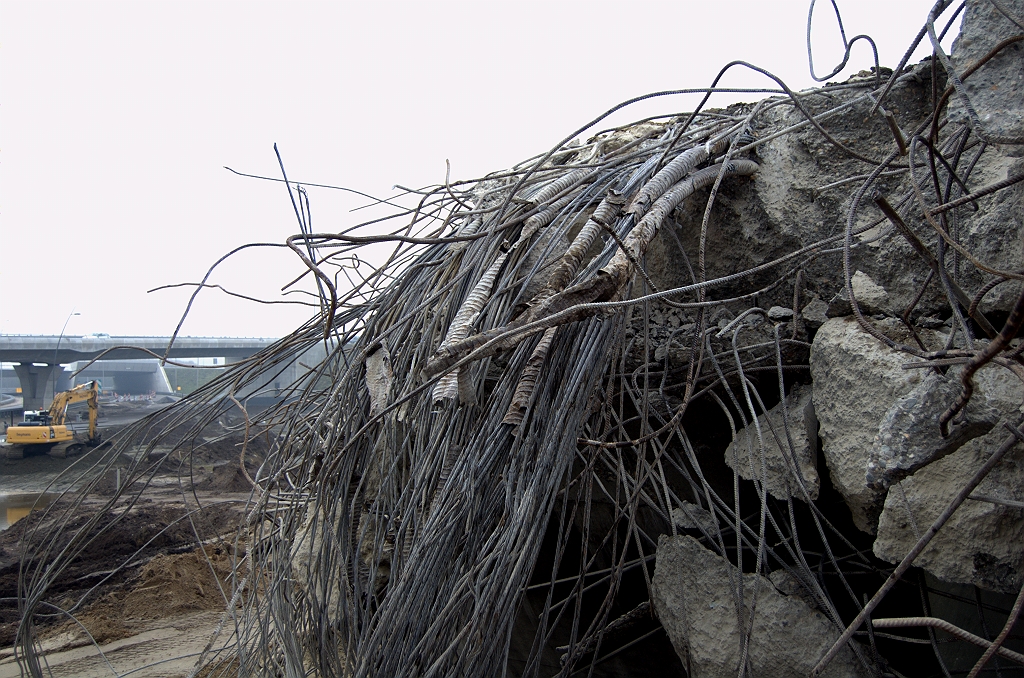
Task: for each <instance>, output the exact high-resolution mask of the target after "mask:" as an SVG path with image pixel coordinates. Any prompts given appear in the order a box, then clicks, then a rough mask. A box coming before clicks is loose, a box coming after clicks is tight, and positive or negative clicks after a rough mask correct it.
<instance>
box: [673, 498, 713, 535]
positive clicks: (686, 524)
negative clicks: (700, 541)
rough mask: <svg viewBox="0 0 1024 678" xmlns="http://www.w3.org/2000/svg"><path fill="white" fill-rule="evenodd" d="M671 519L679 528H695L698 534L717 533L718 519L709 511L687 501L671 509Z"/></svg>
mask: <svg viewBox="0 0 1024 678" xmlns="http://www.w3.org/2000/svg"><path fill="white" fill-rule="evenodd" d="M672 521H673V522H674V523H675V524H676V527H678V528H679V529H680V530H697V531H699V533H700V534H705V535H708V536H711V535H713V534H718V521H717V520H715V517H714V516H713V515H711V511H708V510H707V509H706V508H703V507H701V506H698V505H697V504H693V503H691V502H688V501H683V502H682V503H681V504H680V506H678V507H677V508H674V509H672Z"/></svg>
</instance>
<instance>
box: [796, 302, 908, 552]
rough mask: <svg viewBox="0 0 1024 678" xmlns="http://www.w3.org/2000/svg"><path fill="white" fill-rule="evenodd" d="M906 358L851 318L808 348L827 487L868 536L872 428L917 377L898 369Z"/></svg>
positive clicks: (878, 502)
mask: <svg viewBox="0 0 1024 678" xmlns="http://www.w3.org/2000/svg"><path fill="white" fill-rule="evenodd" d="M911 359H912V358H911V356H909V355H906V354H903V353H900V352H898V351H894V350H892V349H890V348H889V347H888V346H886V345H885V344H883V343H882V342H880V341H878V340H877V339H875V338H874V337H872V336H871V335H870V334H868V333H867V332H865V331H864V330H863V329H861V327H860V325H858V324H857V321H856V320H854V319H853V318H849V317H847V318H833V319H831V320H829V321H828V322H826V323H825V324H824V325H822V326H821V329H819V330H818V333H817V335H815V337H814V344H813V346H812V347H811V378H812V379H813V381H814V389H813V394H814V412H815V414H816V415H817V417H818V423H819V429H818V435H819V436H821V441H822V449H823V451H824V453H825V463H826V464H828V469H829V473H830V475H831V477H832V484H833V485H834V486H835V488H836V489H837V490H838V491H839V493H840V494H842V495H843V497H844V498H845V499H846V503H847V505H848V506H849V507H850V512H851V513H852V515H853V522H854V524H855V525H856V526H857V528H858V529H860V530H863V531H865V532H869V533H874V531H875V526H876V522H877V520H878V515H879V513H880V512H881V510H882V503H883V501H884V499H885V491H884V490H882V489H877V488H874V487H871V486H869V485H868V483H867V468H868V460H869V453H870V451H871V446H872V444H873V442H874V439H875V436H876V434H877V433H878V426H879V424H880V423H881V421H882V418H883V417H884V416H885V414H886V412H887V411H888V410H889V408H890V407H891V406H892V405H893V403H894V402H895V401H896V399H897V398H899V397H900V396H903V395H906V394H907V393H909V392H910V391H911V390H912V389H913V388H914V387H915V386H916V385H917V384H918V383H920V382H921V379H922V377H923V375H922V373H921V371H920V370H904V369H903V363H905V362H908V361H909V360H911Z"/></svg>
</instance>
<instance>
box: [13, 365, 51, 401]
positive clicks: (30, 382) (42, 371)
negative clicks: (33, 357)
mask: <svg viewBox="0 0 1024 678" xmlns="http://www.w3.org/2000/svg"><path fill="white" fill-rule="evenodd" d="M58 369H60V365H33V364H32V363H27V364H16V365H15V366H14V373H15V374H17V375H18V381H20V382H21V397H22V399H23V401H24V405H23V407H24V408H25V409H26V410H42V409H45V408H46V406H48V405H49V403H46V402H45V398H46V390H47V389H46V385H47V384H48V383H49V381H50V378H51V377H53V376H54V372H55V371H56V370H58Z"/></svg>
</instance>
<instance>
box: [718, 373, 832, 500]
mask: <svg viewBox="0 0 1024 678" xmlns="http://www.w3.org/2000/svg"><path fill="white" fill-rule="evenodd" d="M784 404H785V418H784V417H783V414H784V413H783V403H779V404H778V405H776V406H775V407H773V408H772V409H771V410H769V411H768V413H767V414H766V415H761V416H760V417H758V425H759V426H760V429H761V438H760V440H761V441H763V446H762V445H761V444H760V443H759V441H758V436H757V428H756V427H754V426H753V425H748V426H747V427H746V428H744V429H743V430H741V431H740V432H739V433H738V434H737V435H736V439H735V440H734V441H733V442H732V443H731V444H730V445H729V447H728V449H726V451H725V463H726V464H728V465H729V466H730V467H732V468H737V467H738V468H737V470H738V471H739V474H740V476H741V477H743V478H744V479H746V480H751V479H755V478H756V479H757V481H758V482H762V466H761V459H762V453H763V456H764V471H765V473H764V476H765V479H766V482H765V485H766V486H767V488H768V492H769V493H770V494H771V495H772V496H773V497H776V498H778V499H786V498H788V497H790V496H792V497H795V498H797V499H805V498H806V497H807V496H809V497H810V498H811V499H817V498H818V486H819V484H820V482H819V480H818V468H817V465H816V464H815V457H816V456H817V454H818V421H817V419H815V417H814V405H813V403H812V401H811V389H810V388H807V387H806V386H805V387H801V386H800V385H799V384H797V385H796V386H794V387H793V390H792V391H790V393H789V395H787V396H786V400H785V401H784ZM785 419H788V420H789V436H788V437H787V436H786V428H785V425H784V423H785ZM790 441H792V449H791V448H790ZM737 462H738V463H737ZM801 486H802V487H803V488H804V490H806V494H805V491H804V490H801V489H800V488H801Z"/></svg>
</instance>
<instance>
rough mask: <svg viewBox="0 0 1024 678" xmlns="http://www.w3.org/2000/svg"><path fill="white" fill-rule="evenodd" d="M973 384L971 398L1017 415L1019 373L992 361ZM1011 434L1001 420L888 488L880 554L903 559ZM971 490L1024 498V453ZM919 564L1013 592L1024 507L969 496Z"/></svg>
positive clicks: (1022, 565)
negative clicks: (997, 365)
mask: <svg viewBox="0 0 1024 678" xmlns="http://www.w3.org/2000/svg"><path fill="white" fill-rule="evenodd" d="M975 383H976V390H975V394H974V398H979V399H985V400H987V402H988V404H989V405H992V406H995V407H996V408H997V409H999V410H1000V411H1002V412H1004V413H1006V414H1007V416H1008V419H1007V420H1006V421H1009V422H1011V423H1014V422H1017V421H1018V420H1019V416H1020V412H1019V410H1020V406H1021V402H1022V400H1024V385H1022V384H1021V383H1020V381H1019V380H1018V379H1017V378H1016V377H1015V376H1013V375H1012V374H1011V373H1009V372H1007V371H1006V370H1003V369H1001V368H998V367H995V366H989V367H986V368H983V369H982V370H981V371H979V372H978V373H977V374H976V375H975ZM1008 435H1009V433H1008V431H1007V430H1006V428H1005V427H1004V426H1002V425H1001V424H999V425H997V426H996V427H995V428H993V429H992V430H991V431H990V432H989V433H988V434H987V435H985V436H982V437H980V438H975V439H974V440H972V441H970V442H968V443H967V444H965V445H964V446H963V447H961V448H960V449H959V450H957V451H956V452H954V453H952V454H950V455H949V456H947V457H945V458H943V459H940V460H938V461H936V462H934V463H932V464H930V465H928V466H925V467H924V468H922V469H920V470H918V471H917V472H916V473H914V474H913V475H912V476H910V477H909V478H906V479H905V480H903V481H902V482H899V483H897V484H894V485H893V486H892V487H891V488H889V493H888V496H887V497H886V500H885V507H884V510H883V511H882V514H881V517H880V518H879V521H878V536H877V538H876V539H875V543H874V547H873V550H874V553H875V555H876V556H878V557H879V558H881V559H883V560H886V561H888V562H892V563H896V562H899V561H900V560H902V559H903V557H904V556H906V554H907V553H908V552H909V551H910V549H911V548H913V546H914V544H915V543H916V542H917V540H918V538H919V536H920V534H922V533H923V532H924V531H925V530H927V529H928V528H929V527H930V526H931V524H932V522H933V521H934V520H935V518H936V517H938V515H939V514H940V513H941V512H942V511H944V510H945V509H946V507H947V506H948V505H949V503H950V502H951V501H952V500H953V497H954V496H956V494H957V493H958V492H959V491H960V489H961V488H962V487H963V486H964V485H965V484H966V483H967V481H968V480H970V479H971V477H972V476H973V475H974V474H975V472H977V470H978V468H979V467H980V466H981V465H982V464H984V463H985V460H986V459H988V457H989V456H990V455H991V454H992V452H993V451H994V450H995V449H996V448H997V447H998V446H999V445H1000V444H1001V443H1002V441H1003V440H1005V439H1006V437H1007V436H1008ZM972 496H974V497H985V498H988V499H995V500H1003V501H1010V502H1017V503H1021V502H1024V452H1022V451H1021V450H1020V449H1019V448H1018V449H1016V450H1013V451H1011V452H1010V453H1009V454H1008V455H1007V456H1006V457H1004V458H1003V460H1002V461H1001V462H1000V463H999V465H998V466H997V467H996V468H995V469H994V470H993V471H992V473H990V474H989V476H988V477H987V478H986V479H985V480H984V481H982V483H981V485H979V486H978V488H977V489H976V490H975V491H974V492H973V493H972ZM914 564H915V565H916V566H918V567H921V568H923V569H924V570H926V571H927V572H929V573H931V574H933V575H935V576H936V577H938V578H939V579H942V580H943V581H947V582H952V583H962V584H973V585H976V586H979V587H981V588H985V589H990V590H993V591H1001V592H1004V593H1016V592H1017V591H1018V590H1019V589H1020V586H1021V585H1022V584H1024V509H1022V508H1019V507H1015V506H1008V505H1004V504H997V503H993V502H992V501H987V500H981V499H977V500H972V499H969V500H967V501H966V502H964V504H963V505H962V506H960V508H958V509H957V510H956V512H955V513H954V514H953V516H952V517H951V518H950V519H949V521H948V522H947V523H946V525H945V526H944V527H943V528H942V529H941V530H939V532H938V533H937V534H936V535H935V537H934V538H933V539H932V542H931V543H930V544H929V545H928V547H927V548H926V549H925V550H924V551H923V552H922V553H921V555H919V556H918V557H917V560H916V561H914Z"/></svg>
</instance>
